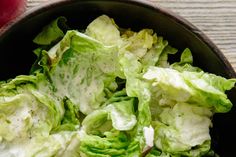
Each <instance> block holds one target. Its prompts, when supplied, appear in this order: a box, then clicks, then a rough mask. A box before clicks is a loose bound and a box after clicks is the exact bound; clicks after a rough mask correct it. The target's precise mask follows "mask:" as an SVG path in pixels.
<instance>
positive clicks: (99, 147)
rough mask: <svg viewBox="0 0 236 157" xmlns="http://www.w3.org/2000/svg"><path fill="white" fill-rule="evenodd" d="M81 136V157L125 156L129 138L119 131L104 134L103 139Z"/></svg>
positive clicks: (82, 134)
mask: <svg viewBox="0 0 236 157" xmlns="http://www.w3.org/2000/svg"><path fill="white" fill-rule="evenodd" d="M80 134H81V137H82V138H81V142H80V151H81V156H87V157H115V156H121V157H122V156H124V157H125V156H127V154H126V150H127V148H128V145H129V138H128V137H127V135H125V133H123V132H119V131H113V132H105V133H104V135H105V137H99V136H95V135H87V134H85V133H83V132H81V133H80Z"/></svg>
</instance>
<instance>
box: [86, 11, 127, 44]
mask: <svg viewBox="0 0 236 157" xmlns="http://www.w3.org/2000/svg"><path fill="white" fill-rule="evenodd" d="M85 34H86V35H88V36H90V37H92V38H94V39H96V40H98V41H100V42H102V43H103V44H104V45H119V44H121V42H122V40H121V37H120V32H119V30H118V26H117V25H116V24H115V22H114V20H113V19H111V18H109V17H108V16H106V15H102V16H99V17H97V18H96V19H95V20H93V21H92V22H91V23H90V24H89V25H88V27H87V28H86V31H85Z"/></svg>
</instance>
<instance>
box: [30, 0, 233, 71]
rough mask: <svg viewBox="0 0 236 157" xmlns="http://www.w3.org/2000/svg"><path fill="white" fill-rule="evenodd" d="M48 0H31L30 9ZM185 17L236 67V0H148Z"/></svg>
mask: <svg viewBox="0 0 236 157" xmlns="http://www.w3.org/2000/svg"><path fill="white" fill-rule="evenodd" d="M47 1H49V0H28V6H27V8H28V9H30V8H32V7H35V6H38V5H40V4H41V3H45V2H47ZM149 1H151V2H152V3H154V4H156V5H158V6H161V7H164V8H167V9H170V10H172V11H173V12H176V13H178V14H179V15H181V16H183V17H184V18H186V19H187V20H189V21H190V22H191V23H193V24H194V25H195V26H197V27H198V28H199V29H200V30H202V31H203V32H204V33H205V34H206V35H207V36H208V37H209V38H210V39H212V41H213V42H214V43H215V44H216V45H217V46H218V47H219V48H220V49H221V50H222V52H223V53H224V55H225V56H226V57H227V58H228V60H229V62H230V63H231V64H232V66H233V68H234V69H235V70H236V0H149Z"/></svg>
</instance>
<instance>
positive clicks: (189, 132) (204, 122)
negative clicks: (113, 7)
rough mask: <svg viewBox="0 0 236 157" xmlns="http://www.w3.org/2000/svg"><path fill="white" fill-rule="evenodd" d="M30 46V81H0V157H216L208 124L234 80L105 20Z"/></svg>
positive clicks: (44, 36)
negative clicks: (32, 58)
mask: <svg viewBox="0 0 236 157" xmlns="http://www.w3.org/2000/svg"><path fill="white" fill-rule="evenodd" d="M33 42H34V43H35V44H36V45H37V47H38V48H37V49H36V50H34V53H35V54H36V56H37V59H36V61H35V63H34V64H33V65H32V68H31V70H30V74H29V75H20V76H17V77H16V78H14V79H10V80H8V81H2V82H0V123H1V125H0V157H140V156H146V157H180V156H191V157H199V156H215V155H216V154H215V153H214V151H213V150H212V149H211V136H210V133H209V130H210V128H211V127H213V125H212V121H211V119H212V117H213V115H214V114H215V113H226V112H228V111H230V109H231V107H232V103H231V102H230V100H229V99H228V98H227V95H226V94H225V91H227V90H230V89H231V88H233V87H234V84H235V82H236V79H226V78H223V77H221V76H216V75H214V74H210V73H208V72H204V71H203V70H202V69H200V68H199V67H196V66H194V65H193V56H192V54H191V51H190V49H188V48H186V49H185V50H184V51H183V52H178V50H177V49H175V48H173V47H171V46H170V45H169V43H168V41H166V40H165V39H163V37H161V36H158V35H157V34H156V33H155V32H154V31H153V30H152V29H142V30H140V31H138V32H135V31H132V30H131V29H123V28H119V27H118V26H117V25H116V24H115V22H114V20H113V19H112V18H110V17H108V16H106V15H102V16H99V17H97V18H96V19H95V20H94V21H92V22H91V23H90V24H89V25H88V26H87V28H86V29H85V30H83V31H78V30H71V29H70V28H69V26H67V25H66V18H65V17H58V18H57V19H55V20H54V21H52V22H51V23H50V24H48V25H47V26H45V27H44V28H43V29H42V31H41V32H40V33H39V34H38V35H37V36H36V37H35V38H34V40H33ZM177 52H178V53H180V54H181V56H180V59H179V61H177V62H174V63H171V62H169V59H168V58H169V56H171V55H175V54H176V53H177Z"/></svg>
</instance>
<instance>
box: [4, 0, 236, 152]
mask: <svg viewBox="0 0 236 157" xmlns="http://www.w3.org/2000/svg"><path fill="white" fill-rule="evenodd" d="M101 14H107V15H109V16H110V17H112V18H114V19H115V21H116V23H117V24H118V25H119V26H121V27H124V28H132V29H134V30H139V29H141V28H152V29H154V30H155V31H156V32H157V33H158V34H159V35H162V36H164V38H165V39H167V40H168V41H169V43H170V45H172V46H174V47H176V48H178V49H179V50H183V49H184V48H186V47H189V48H190V49H191V50H192V52H193V57H194V64H195V65H196V66H199V67H201V68H202V69H204V70H205V71H208V72H211V73H215V74H217V75H221V76H224V77H226V78H232V77H234V78H235V77H236V73H235V71H234V70H233V68H232V67H231V65H230V64H229V62H228V61H227V59H226V58H225V57H224V55H223V54H222V52H221V51H220V50H219V49H218V48H217V47H216V46H215V45H214V44H213V43H212V42H211V41H210V40H209V39H208V38H207V37H206V36H205V35H204V34H203V33H202V32H201V31H200V30H199V29H197V28H196V27H195V26H193V25H192V24H191V23H189V22H188V21H186V20H185V19H183V18H182V17H180V16H178V15H176V14H174V13H172V12H170V11H167V10H165V9H162V8H159V7H157V6H155V5H153V4H150V3H148V2H147V1H141V0H113V1H111V0H61V1H57V2H54V3H52V2H51V3H48V4H45V5H43V6H40V7H38V8H35V9H33V10H31V11H29V12H27V13H26V14H24V15H23V16H22V17H20V18H19V19H18V20H17V21H16V22H14V23H13V24H11V25H10V26H8V27H7V28H6V30H5V31H4V32H2V33H0V53H1V57H0V74H1V75H0V80H2V79H8V78H12V77H15V76H16V75H19V74H28V72H29V69H30V67H31V65H32V64H33V62H34V60H35V59H36V58H35V55H34V54H33V53H32V50H33V49H34V48H35V45H34V44H33V43H32V39H33V38H34V37H35V35H36V34H37V33H38V32H39V31H40V30H41V29H42V27H43V26H45V24H47V23H48V22H49V21H51V20H53V19H55V18H56V17H58V16H66V17H67V18H68V22H69V25H70V26H72V28H75V29H84V28H85V26H87V25H88V24H89V22H91V21H92V20H93V19H94V18H96V17H97V16H99V15H101ZM228 95H229V98H230V99H231V101H232V102H233V103H234V104H236V97H234V96H233V95H236V90H235V89H233V90H231V91H230V92H229V93H228ZM235 112H236V111H235V106H234V107H233V109H232V110H231V111H230V112H229V113H227V114H217V115H215V116H214V119H213V120H214V122H213V125H214V128H213V129H212V130H211V134H212V141H213V142H212V146H213V148H214V150H215V151H216V152H217V153H218V154H219V155H220V156H223V157H227V156H229V157H233V156H236V151H235V141H236V114H235Z"/></svg>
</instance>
